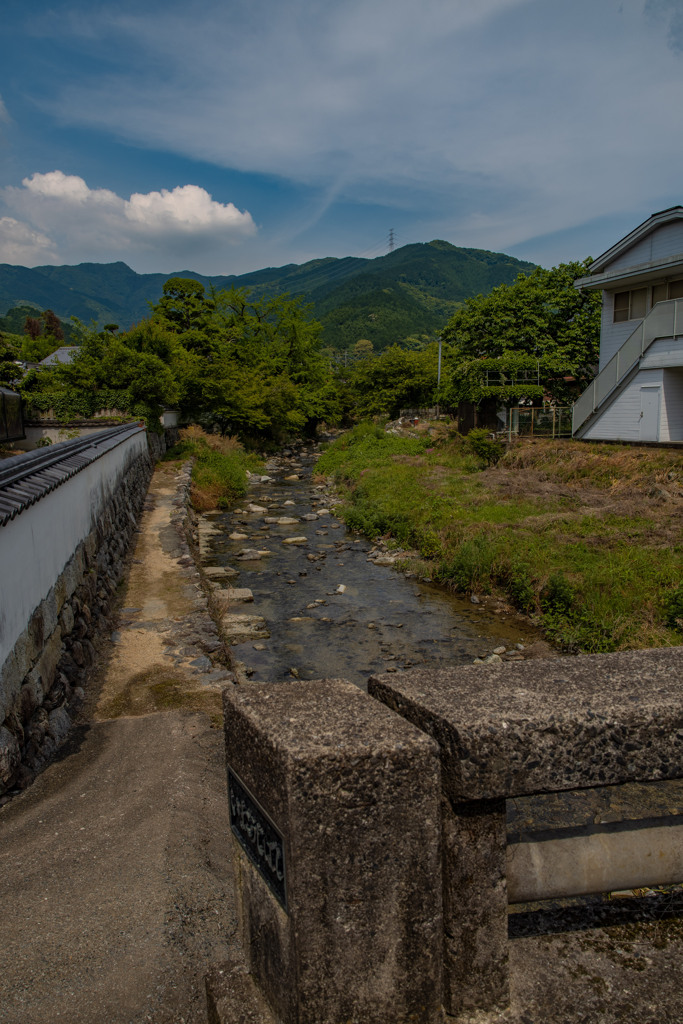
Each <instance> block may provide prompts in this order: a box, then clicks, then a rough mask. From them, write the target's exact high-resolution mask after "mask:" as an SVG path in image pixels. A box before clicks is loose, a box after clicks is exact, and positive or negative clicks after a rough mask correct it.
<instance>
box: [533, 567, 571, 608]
mask: <svg viewBox="0 0 683 1024" xmlns="http://www.w3.org/2000/svg"><path fill="white" fill-rule="evenodd" d="M574 596H575V595H574V588H573V587H572V585H571V583H570V582H569V580H568V579H567V577H566V576H565V575H564V573H562V572H554V573H553V574H552V576H551V577H550V578H549V580H548V582H547V583H546V585H545V586H544V587H543V589H542V590H541V594H540V599H541V608H542V610H543V611H544V612H553V613H555V614H556V615H567V614H568V613H569V611H570V610H571V608H572V605H573V604H574Z"/></svg>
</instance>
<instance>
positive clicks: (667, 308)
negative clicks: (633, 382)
mask: <svg viewBox="0 0 683 1024" xmlns="http://www.w3.org/2000/svg"><path fill="white" fill-rule="evenodd" d="M679 326H680V327H681V332H683V299H667V300H666V301H665V302H658V303H657V304H656V305H655V306H653V307H652V309H651V310H650V312H649V313H648V314H647V316H646V317H645V318H644V319H643V320H641V321H640V323H639V324H638V326H637V327H636V329H635V331H633V333H632V334H630V335H629V336H628V338H627V339H626V341H625V342H624V344H623V345H622V346H621V348H619V349H618V350H617V351H616V352H615V354H614V355H613V356H612V358H611V359H610V361H609V362H608V363H606V365H605V366H603V368H602V370H601V371H600V373H599V374H598V375H597V377H596V378H595V379H594V380H593V381H592V382H591V383H590V384H589V385H588V387H587V388H586V390H585V391H584V393H583V394H582V395H581V396H580V398H578V399H577V400H576V402H574V405H573V408H572V436H573V437H576V436H577V435H578V434H579V431H581V433H583V429H584V428H585V427H586V426H587V425H588V423H589V422H590V420H591V419H592V418H593V417H594V416H595V414H596V413H597V412H599V411H600V410H601V409H602V407H603V406H604V404H605V402H606V401H607V399H608V398H609V397H610V395H612V393H613V392H614V391H615V390H616V388H618V387H619V385H620V384H621V382H622V381H623V380H624V379H625V378H626V377H627V376H629V375H630V374H631V372H632V371H633V369H634V368H635V367H636V366H637V365H638V363H639V362H640V360H641V359H642V357H643V355H644V354H645V352H646V351H647V349H648V348H649V347H650V345H651V344H652V342H653V341H656V340H657V338H675V337H676V335H677V333H678V327H679Z"/></svg>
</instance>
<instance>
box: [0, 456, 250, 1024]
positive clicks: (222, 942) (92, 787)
mask: <svg viewBox="0 0 683 1024" xmlns="http://www.w3.org/2000/svg"><path fill="white" fill-rule="evenodd" d="M186 484H187V473H186V472H185V473H178V471H177V469H176V468H172V467H169V466H168V465H163V464H162V465H161V466H160V467H158V468H157V470H156V472H155V475H154V478H153V480H152V484H151V487H150V494H149V498H148V502H147V505H146V511H145V513H144V514H143V516H142V519H141V522H140V532H139V535H138V541H137V544H136V549H135V551H134V552H133V553H132V559H131V566H130V570H129V573H128V578H127V584H126V587H125V588H124V592H123V593H122V594H121V605H120V606H121V609H122V613H121V623H120V628H119V629H118V630H116V632H115V633H114V634H113V635H112V637H111V638H105V639H104V641H103V643H102V644H101V649H100V654H101V667H100V672H99V676H98V678H96V679H93V680H92V684H91V686H90V688H89V692H88V696H87V700H86V704H85V707H84V709H83V715H82V718H81V721H80V724H78V725H77V727H76V728H75V729H74V731H73V733H72V736H71V738H70V740H69V741H68V743H67V745H66V746H65V747H64V748H62V750H61V752H60V755H59V758H58V760H57V761H56V762H55V763H54V764H52V765H51V766H50V767H49V768H48V769H47V770H46V771H45V772H44V773H43V774H42V775H41V776H39V778H38V779H37V780H36V782H35V783H34V784H33V785H32V786H31V787H30V788H29V789H28V790H26V791H25V792H24V793H22V794H21V795H19V796H18V797H16V798H15V799H14V800H12V801H11V802H10V803H8V804H7V805H6V806H5V807H3V808H2V809H0V936H1V940H0V1024H53V1022H60V1021H64V1022H68V1024H138V1022H143V1021H145V1022H152V1024H195V1022H202V1024H204V1022H205V1021H206V999H205V993H204V976H205V974H206V972H207V971H208V970H209V968H210V967H211V965H212V964H213V963H215V962H217V961H221V960H225V959H226V957H234V956H235V950H234V935H235V929H236V925H235V919H234V900H233V887H232V876H231V870H230V864H229V860H228V850H229V844H228V818H227V797H226V783H225V764H224V754H223V737H222V730H221V729H220V728H218V725H219V721H218V719H217V710H218V708H219V703H220V687H221V685H225V682H226V681H228V680H229V679H230V678H231V674H230V673H228V672H227V671H226V669H225V667H224V665H223V664H222V645H221V644H220V642H219V641H218V638H217V635H216V631H215V627H214V626H213V623H212V621H211V619H210V618H209V616H208V613H207V611H206V601H205V599H204V596H203V594H202V592H201V590H200V589H199V587H198V576H197V573H196V570H195V568H194V565H193V564H192V562H191V560H190V559H189V558H188V552H187V547H186V546H184V545H183V542H182V538H181V537H180V536H179V534H178V531H177V530H176V528H175V526H174V522H175V521H177V519H178V517H179V516H180V515H182V504H181V498H182V495H183V491H184V487H185V486H186Z"/></svg>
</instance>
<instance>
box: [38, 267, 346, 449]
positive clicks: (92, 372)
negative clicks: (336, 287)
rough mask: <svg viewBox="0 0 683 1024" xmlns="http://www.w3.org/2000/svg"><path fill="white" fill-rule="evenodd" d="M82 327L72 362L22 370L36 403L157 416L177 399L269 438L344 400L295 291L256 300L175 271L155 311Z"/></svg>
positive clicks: (232, 428)
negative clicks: (130, 323)
mask: <svg viewBox="0 0 683 1024" xmlns="http://www.w3.org/2000/svg"><path fill="white" fill-rule="evenodd" d="M78 328H79V331H80V342H81V344H80V348H79V351H78V353H77V354H76V356H75V357H74V360H73V362H72V363H69V364H62V365H57V366H55V367H51V368H48V369H45V370H41V371H39V372H33V373H32V374H29V375H28V376H27V377H26V379H25V380H24V382H23V385H22V390H23V393H24V397H25V398H26V400H27V401H28V402H29V403H30V404H32V405H34V406H35V407H38V408H54V409H55V411H56V412H57V414H58V415H59V416H63V417H73V416H88V415H91V414H92V413H93V412H94V411H95V410H97V409H99V408H118V409H120V410H122V411H124V412H128V413H131V414H132V415H135V416H144V417H146V418H147V420H148V422H149V423H150V426H153V425H155V424H158V417H159V414H160V413H161V411H162V410H163V408H164V407H169V406H171V407H175V408H178V409H180V411H181V413H183V414H185V415H186V416H187V417H188V418H191V419H192V420H194V421H197V422H200V423H202V424H203V425H205V426H207V427H209V428H214V427H217V428H219V429H220V430H221V432H223V433H226V432H227V433H241V434H242V435H244V436H247V437H252V438H256V439H261V440H265V441H267V440H275V441H277V440H281V439H282V438H284V437H285V436H286V435H287V434H289V433H291V432H292V431H298V430H302V429H305V428H306V427H307V426H308V425H309V424H311V423H314V422H317V421H318V420H320V419H324V418H325V417H329V416H330V415H331V414H333V413H334V412H335V409H336V408H337V407H338V399H337V397H336V391H335V388H334V387H333V385H332V383H331V380H330V372H329V367H328V364H327V362H326V361H325V359H324V358H323V356H322V355H321V353H320V325H319V324H318V323H316V322H315V321H314V320H313V319H312V318H311V315H310V310H309V309H308V307H306V306H304V305H302V303H301V302H300V301H299V300H297V299H290V298H288V297H287V296H280V297H278V298H273V299H258V300H252V299H251V298H250V296H249V293H248V292H247V291H246V290H245V289H235V288H232V289H228V290H220V291H216V290H211V291H210V292H209V294H207V293H206V290H205V288H204V285H203V284H201V282H198V281H195V280H193V279H189V278H188V279H185V278H171V279H169V280H168V281H167V282H166V283H165V285H164V292H163V295H162V297H161V298H160V299H159V301H158V302H157V303H155V304H154V305H153V306H152V307H151V313H150V317H149V318H147V319H145V320H142V321H141V322H140V323H139V324H137V325H136V326H134V327H133V328H131V330H129V331H126V332H124V333H120V332H119V333H116V331H117V328H116V325H115V324H109V325H107V328H105V329H104V330H102V331H97V329H96V328H95V327H90V328H87V327H85V326H84V325H83V324H79V325H78Z"/></svg>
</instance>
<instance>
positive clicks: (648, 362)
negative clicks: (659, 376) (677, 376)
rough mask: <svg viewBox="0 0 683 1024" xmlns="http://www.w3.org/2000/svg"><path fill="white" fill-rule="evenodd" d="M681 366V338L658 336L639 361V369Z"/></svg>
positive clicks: (682, 358) (682, 353) (682, 343)
mask: <svg viewBox="0 0 683 1024" xmlns="http://www.w3.org/2000/svg"><path fill="white" fill-rule="evenodd" d="M670 366H683V338H658V339H657V341H653V342H652V344H651V345H650V347H649V348H648V350H647V352H646V353H645V355H644V356H643V358H642V359H641V361H640V368H641V370H661V369H666V368H667V367H670Z"/></svg>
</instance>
